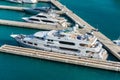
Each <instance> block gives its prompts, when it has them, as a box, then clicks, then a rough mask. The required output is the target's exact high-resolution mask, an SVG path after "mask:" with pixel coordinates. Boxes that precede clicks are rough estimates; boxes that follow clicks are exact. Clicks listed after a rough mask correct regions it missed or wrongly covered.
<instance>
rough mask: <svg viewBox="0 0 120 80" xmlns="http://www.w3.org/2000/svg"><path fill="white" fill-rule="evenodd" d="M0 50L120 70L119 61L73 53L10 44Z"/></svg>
mask: <svg viewBox="0 0 120 80" xmlns="http://www.w3.org/2000/svg"><path fill="white" fill-rule="evenodd" d="M0 52H4V53H10V54H15V55H22V56H28V57H34V58H40V59H47V60H51V61H58V62H64V63H70V64H75V65H82V66H88V67H93V68H100V69H105V70H112V71H117V72H120V62H113V61H105V60H97V59H90V58H79V57H78V56H74V55H68V54H61V53H55V52H48V51H43V50H36V49H30V48H23V47H18V46H11V45H3V46H1V47H0Z"/></svg>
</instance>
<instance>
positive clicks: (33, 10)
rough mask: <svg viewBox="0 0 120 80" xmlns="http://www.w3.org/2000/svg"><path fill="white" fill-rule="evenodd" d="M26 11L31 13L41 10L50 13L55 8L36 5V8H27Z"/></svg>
mask: <svg viewBox="0 0 120 80" xmlns="http://www.w3.org/2000/svg"><path fill="white" fill-rule="evenodd" d="M24 11H25V12H27V13H30V14H38V13H40V12H43V13H49V12H52V11H53V10H52V8H51V7H36V8H25V9H24Z"/></svg>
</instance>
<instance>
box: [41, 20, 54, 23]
mask: <svg viewBox="0 0 120 80" xmlns="http://www.w3.org/2000/svg"><path fill="white" fill-rule="evenodd" d="M42 21H43V22H49V23H54V22H53V21H49V20H42Z"/></svg>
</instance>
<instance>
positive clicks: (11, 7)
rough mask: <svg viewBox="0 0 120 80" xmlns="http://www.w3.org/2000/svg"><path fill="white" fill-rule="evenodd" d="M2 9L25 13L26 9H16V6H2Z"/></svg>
mask: <svg viewBox="0 0 120 80" xmlns="http://www.w3.org/2000/svg"><path fill="white" fill-rule="evenodd" d="M0 9H6V10H15V11H23V9H24V7H15V6H5V5H0Z"/></svg>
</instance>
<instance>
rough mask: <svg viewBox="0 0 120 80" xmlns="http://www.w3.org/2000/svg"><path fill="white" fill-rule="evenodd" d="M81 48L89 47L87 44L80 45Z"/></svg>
mask: <svg viewBox="0 0 120 80" xmlns="http://www.w3.org/2000/svg"><path fill="white" fill-rule="evenodd" d="M80 46H83V47H87V46H88V45H87V44H80Z"/></svg>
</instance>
